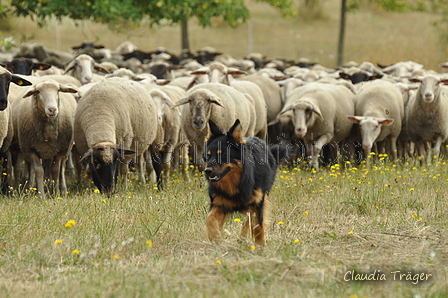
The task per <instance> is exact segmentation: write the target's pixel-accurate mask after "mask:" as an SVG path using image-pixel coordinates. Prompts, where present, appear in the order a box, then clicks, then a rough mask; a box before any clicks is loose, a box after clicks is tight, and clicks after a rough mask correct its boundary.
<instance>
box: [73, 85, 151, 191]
mask: <svg viewBox="0 0 448 298" xmlns="http://www.w3.org/2000/svg"><path fill="white" fill-rule="evenodd" d="M157 130H158V122H157V110H156V107H155V105H154V101H153V100H152V98H151V95H150V94H149V92H148V91H146V89H145V88H144V87H143V86H142V85H141V84H139V83H137V82H134V81H131V80H127V79H122V78H108V79H104V80H103V81H101V82H99V83H98V84H96V85H94V86H93V87H92V88H90V90H89V91H87V92H86V93H85V94H84V96H83V97H82V98H81V99H80V100H79V102H78V108H77V109H76V117H75V144H76V148H77V151H78V152H79V153H80V154H82V158H81V161H82V162H83V163H86V164H87V165H88V167H89V170H90V171H91V175H92V179H93V182H94V183H95V186H96V187H98V189H99V190H100V191H101V192H102V193H106V194H110V193H112V192H114V191H115V187H116V182H117V178H118V172H119V170H120V171H121V175H126V174H127V172H128V163H129V162H130V160H131V159H132V158H133V157H135V159H136V160H138V171H139V172H140V175H141V181H142V182H143V183H145V181H146V180H145V177H144V171H143V168H144V156H143V155H144V153H145V152H146V151H147V150H148V148H149V146H150V145H151V144H152V143H153V141H154V140H155V138H156V134H157Z"/></svg>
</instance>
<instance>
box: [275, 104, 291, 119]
mask: <svg viewBox="0 0 448 298" xmlns="http://www.w3.org/2000/svg"><path fill="white" fill-rule="evenodd" d="M292 109H294V106H293V105H289V106H287V107H284V108H283V110H282V111H280V113H279V114H278V115H277V118H278V116H281V115H283V114H284V113H286V112H288V111H291V110H292Z"/></svg>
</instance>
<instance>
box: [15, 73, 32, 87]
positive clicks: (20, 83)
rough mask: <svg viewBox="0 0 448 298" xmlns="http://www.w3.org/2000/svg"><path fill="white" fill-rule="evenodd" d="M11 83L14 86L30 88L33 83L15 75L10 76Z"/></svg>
mask: <svg viewBox="0 0 448 298" xmlns="http://www.w3.org/2000/svg"><path fill="white" fill-rule="evenodd" d="M11 82H13V83H14V84H16V85H18V86H31V85H33V83H31V82H30V81H27V80H25V79H22V78H21V77H19V76H16V75H12V76H11Z"/></svg>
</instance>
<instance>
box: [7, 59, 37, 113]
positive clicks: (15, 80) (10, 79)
mask: <svg viewBox="0 0 448 298" xmlns="http://www.w3.org/2000/svg"><path fill="white" fill-rule="evenodd" d="M11 82H12V83H14V84H16V85H18V86H29V85H31V84H32V83H31V82H29V81H27V80H25V79H22V78H21V77H19V76H16V75H14V74H11V73H10V72H9V71H8V70H6V69H4V68H3V67H0V111H3V110H4V109H6V107H7V106H8V94H9V85H10V84H11Z"/></svg>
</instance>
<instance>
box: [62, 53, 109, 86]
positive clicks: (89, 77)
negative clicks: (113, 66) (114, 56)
mask: <svg viewBox="0 0 448 298" xmlns="http://www.w3.org/2000/svg"><path fill="white" fill-rule="evenodd" d="M93 70H96V71H99V72H104V73H107V71H106V70H105V69H104V68H102V67H101V66H100V65H99V64H98V63H96V62H95V60H94V59H93V58H92V57H90V56H89V55H86V54H81V55H79V56H78V57H76V58H75V59H73V60H72V61H71V62H70V63H69V64H67V66H66V67H65V74H70V75H71V76H73V77H75V78H77V79H78V80H80V81H81V83H82V84H83V85H84V84H87V83H90V82H94V81H98V80H101V79H102V77H101V76H98V75H96V74H94V73H93Z"/></svg>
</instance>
